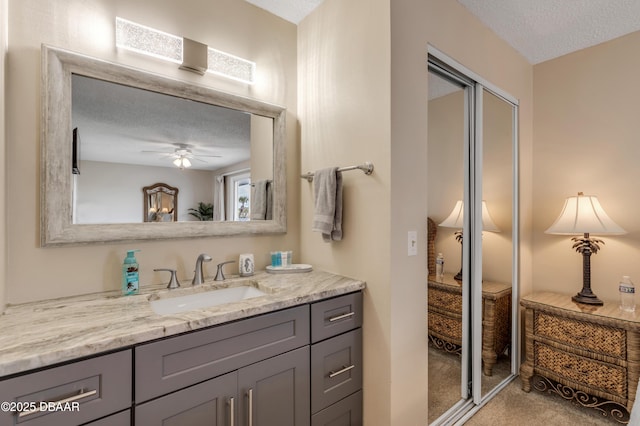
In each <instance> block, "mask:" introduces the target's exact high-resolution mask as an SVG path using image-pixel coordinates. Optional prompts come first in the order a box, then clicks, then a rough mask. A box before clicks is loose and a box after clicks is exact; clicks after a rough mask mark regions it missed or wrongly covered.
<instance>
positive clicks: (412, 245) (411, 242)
mask: <svg viewBox="0 0 640 426" xmlns="http://www.w3.org/2000/svg"><path fill="white" fill-rule="evenodd" d="M407 243H408V247H407V256H417V255H418V232H417V231H409V233H408V238H407Z"/></svg>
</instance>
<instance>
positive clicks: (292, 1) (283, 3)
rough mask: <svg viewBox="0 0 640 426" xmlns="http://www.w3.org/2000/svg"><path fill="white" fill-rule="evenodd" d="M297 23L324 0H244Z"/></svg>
mask: <svg viewBox="0 0 640 426" xmlns="http://www.w3.org/2000/svg"><path fill="white" fill-rule="evenodd" d="M245 1H246V2H248V3H251V4H253V5H256V6H258V7H259V8H261V9H264V10H266V11H269V12H271V13H273V14H274V15H276V16H279V17H281V18H282V19H285V20H287V21H289V22H293V23H294V24H296V25H298V24H299V23H300V21H302V20H303V19H304V17H305V16H307V15H308V14H310V13H311V12H313V10H314V9H315V8H316V7H317V6H318V5H319V4H320V3H322V2H323V1H324V0H245Z"/></svg>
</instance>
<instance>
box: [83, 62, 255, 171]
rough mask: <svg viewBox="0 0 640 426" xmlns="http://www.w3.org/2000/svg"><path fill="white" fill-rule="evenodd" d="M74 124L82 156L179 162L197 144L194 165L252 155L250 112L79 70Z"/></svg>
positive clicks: (210, 166) (111, 160)
mask: <svg viewBox="0 0 640 426" xmlns="http://www.w3.org/2000/svg"><path fill="white" fill-rule="evenodd" d="M72 97H73V98H72V102H71V104H72V110H73V111H72V125H73V127H77V128H78V131H79V133H80V140H81V150H80V157H81V159H82V160H88V161H102V162H107V163H126V164H136V165H143V166H158V167H173V165H172V163H171V162H172V161H173V157H172V154H173V153H174V152H175V150H176V149H179V148H187V149H189V150H191V152H192V153H193V155H194V156H195V159H194V160H192V164H193V167H192V168H193V169H202V170H215V169H218V168H222V167H226V166H229V165H231V164H237V163H241V162H243V161H247V160H248V159H249V151H250V120H251V117H250V115H249V114H246V113H244V112H242V111H236V110H232V109H228V108H222V107H218V106H215V105H210V104H205V103H201V102H195V101H190V100H187V99H182V98H177V97H173V96H169V95H164V94H160V93H155V92H150V91H147V90H142V89H136V88H133V87H129V86H123V85H120V84H115V83H109V82H106V81H102V80H96V79H93V78H88V77H83V76H80V75H75V74H74V75H73V85H72Z"/></svg>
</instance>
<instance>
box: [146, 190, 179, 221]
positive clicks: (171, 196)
mask: <svg viewBox="0 0 640 426" xmlns="http://www.w3.org/2000/svg"><path fill="white" fill-rule="evenodd" d="M179 191H180V190H179V189H178V188H174V187H173V186H169V185H167V184H166V183H154V184H153V185H150V186H145V187H144V188H142V199H143V200H142V201H143V205H144V207H143V209H142V216H143V221H144V222H175V221H176V220H177V216H178V215H177V212H178V192H179Z"/></svg>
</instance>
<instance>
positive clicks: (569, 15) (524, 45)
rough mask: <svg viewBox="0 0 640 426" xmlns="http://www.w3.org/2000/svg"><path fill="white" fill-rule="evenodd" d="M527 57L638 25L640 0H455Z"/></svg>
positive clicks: (580, 45)
mask: <svg viewBox="0 0 640 426" xmlns="http://www.w3.org/2000/svg"><path fill="white" fill-rule="evenodd" d="M458 2H459V3H461V4H462V5H463V6H464V7H466V8H467V9H468V10H469V11H470V12H471V13H472V14H474V15H475V16H477V17H478V18H479V19H480V20H481V21H482V22H483V23H484V24H485V25H487V26H488V27H489V28H491V29H492V30H493V31H494V32H495V33H496V34H497V35H498V36H500V37H501V38H502V39H504V40H506V41H507V43H509V44H510V45H511V46H512V47H514V48H515V49H516V50H517V51H518V52H520V53H521V54H522V55H523V56H524V57H525V58H526V59H527V60H528V61H529V62H530V63H532V64H537V63H540V62H544V61H547V60H549V59H553V58H557V57H558V56H562V55H565V54H567V53H571V52H575V51H577V50H581V49H584V48H587V47H590V46H595V45H596V44H600V43H603V42H605V41H609V40H612V39H614V38H617V37H620V36H623V35H625V34H629V33H632V32H635V31H638V30H640V0H458Z"/></svg>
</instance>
